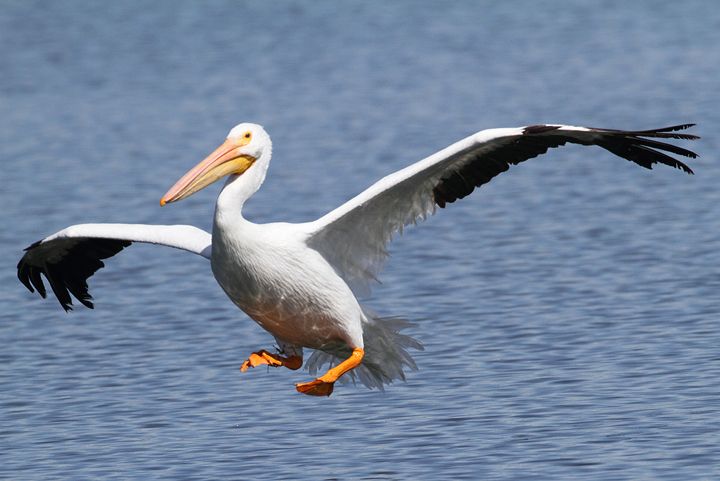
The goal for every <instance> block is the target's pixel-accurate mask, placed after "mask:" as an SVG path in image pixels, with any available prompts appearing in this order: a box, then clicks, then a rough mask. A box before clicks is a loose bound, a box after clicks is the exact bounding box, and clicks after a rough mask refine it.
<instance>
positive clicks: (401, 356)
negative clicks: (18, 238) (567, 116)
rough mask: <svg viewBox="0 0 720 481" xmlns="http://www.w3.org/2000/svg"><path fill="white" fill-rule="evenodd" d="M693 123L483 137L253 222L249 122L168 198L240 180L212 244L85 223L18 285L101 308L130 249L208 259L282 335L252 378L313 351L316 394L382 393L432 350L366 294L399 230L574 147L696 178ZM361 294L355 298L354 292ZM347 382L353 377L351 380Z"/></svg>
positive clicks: (265, 141)
mask: <svg viewBox="0 0 720 481" xmlns="http://www.w3.org/2000/svg"><path fill="white" fill-rule="evenodd" d="M692 125H693V124H686V125H678V126H674V127H668V128H664V129H656V130H644V131H634V132H629V131H621V130H605V129H591V128H585V127H571V126H566V125H533V126H530V127H520V128H511V129H492V130H483V131H482V132H478V133H477V134H475V135H472V136H470V137H468V138H466V139H464V140H461V141H460V142H457V143H456V144H453V145H451V146H450V147H448V148H446V149H444V150H442V151H440V152H438V153H436V154H434V155H431V156H430V157H428V158H426V159H425V160H421V161H420V162H418V163H416V164H413V165H411V166H409V167H407V168H405V169H402V170H400V171H398V172H395V173H394V174H391V175H388V176H387V177H385V178H384V179H381V180H380V181H379V182H377V183H376V184H375V185H373V186H372V187H370V188H369V189H367V190H366V191H365V192H362V193H361V194H359V195H358V196H356V197H354V198H353V199H352V200H350V201H349V202H346V203H345V204H343V205H341V206H340V207H338V208H337V209H335V210H333V211H332V212H330V213H329V214H327V215H325V216H324V217H321V218H320V219H318V220H316V221H314V222H308V223H304V224H286V223H274V224H260V225H258V224H254V223H252V222H248V221H247V220H245V219H244V218H243V216H242V207H243V204H244V203H245V201H246V200H247V199H248V198H249V197H250V196H251V195H252V194H253V193H255V191H257V190H258V188H259V187H260V185H261V184H262V182H263V180H264V179H265V173H266V171H267V168H268V165H269V162H270V156H271V152H272V143H271V142H270V137H269V136H268V134H267V133H265V130H263V128H262V127H260V126H259V125H254V124H240V125H238V126H237V127H235V128H234V129H232V130H231V131H230V134H229V135H228V136H227V140H226V141H225V142H224V143H223V144H222V145H221V146H220V147H218V149H217V150H215V152H213V153H212V154H210V155H209V156H208V157H207V158H206V159H205V160H203V161H202V162H201V163H200V164H198V165H197V166H196V167H195V168H193V169H192V170H191V171H190V172H188V173H187V174H185V176H184V177H183V178H182V179H180V180H179V181H178V182H177V183H176V184H175V185H174V186H173V187H172V188H171V189H170V190H169V191H168V192H167V194H165V196H164V197H163V198H162V200H161V201H160V204H161V205H165V204H168V203H170V202H175V201H178V200H180V199H184V198H185V197H187V196H189V195H191V194H193V193H194V192H197V191H198V190H200V189H202V188H204V187H206V186H208V185H210V184H212V183H213V182H215V181H216V180H218V179H221V178H223V177H226V176H228V179H227V181H226V182H225V186H224V187H223V189H222V191H221V192H220V195H219V197H218V199H217V205H216V207H215V219H214V222H213V230H212V236H211V235H210V234H208V233H206V232H204V231H202V230H200V229H197V228H195V227H191V226H150V225H130V224H83V225H76V226H72V227H68V228H67V229H64V230H61V231H60V232H57V233H56V234H53V235H51V236H49V237H46V238H45V239H43V240H41V241H39V242H36V243H35V244H33V245H31V246H30V247H28V248H27V249H26V251H27V252H26V253H25V255H24V256H23V258H22V259H21V260H20V263H19V264H18V277H19V279H20V281H22V283H23V284H25V286H27V288H28V289H30V291H31V292H33V286H34V287H35V289H37V290H38V292H39V293H40V295H41V296H42V297H46V292H45V287H44V285H43V282H42V279H41V277H40V274H41V273H42V274H44V275H45V277H46V278H47V280H48V281H49V282H50V286H51V287H52V290H53V292H54V293H55V295H56V296H57V298H58V300H59V301H60V304H61V305H62V306H63V307H64V308H65V310H66V311H67V310H70V309H71V304H72V300H71V297H70V294H72V295H73V296H75V297H76V298H77V300H78V301H80V303H81V304H83V305H85V306H87V307H90V308H92V307H93V305H92V303H91V302H90V301H91V299H92V298H91V296H90V294H89V293H88V286H87V279H88V278H89V277H90V276H91V275H93V273H95V271H97V270H98V269H99V268H101V267H103V265H104V264H103V262H102V260H101V259H106V258H108V257H111V256H113V255H115V254H117V253H118V252H120V251H121V250H122V249H123V248H124V247H127V246H129V245H130V244H131V243H132V242H149V243H153V244H160V245H166V246H170V247H176V248H179V249H184V250H187V251H190V252H194V253H196V254H199V255H201V256H203V257H206V258H208V259H210V265H211V266H212V271H213V274H215V278H216V279H217V281H218V283H219V284H220V286H221V287H222V288H223V290H224V291H225V293H226V294H227V295H228V296H229V297H230V299H232V301H233V302H234V303H235V304H236V305H237V306H238V307H239V308H240V309H242V310H243V311H245V312H246V313H247V314H248V315H249V316H250V317H251V318H252V319H254V320H255V322H257V323H258V324H260V326H261V327H262V328H263V329H265V330H266V331H268V332H269V333H270V334H272V335H273V336H274V337H275V340H276V341H277V343H278V346H279V349H278V352H277V353H271V352H268V351H265V350H261V351H259V352H255V353H253V354H251V355H250V357H249V359H248V360H247V361H245V363H244V364H243V365H242V371H245V370H246V369H247V368H248V367H255V366H258V365H261V364H268V365H270V366H285V367H288V368H290V369H293V370H294V369H298V368H299V367H301V366H302V363H303V348H306V347H307V348H311V349H315V350H316V351H315V353H314V354H313V356H311V358H310V360H309V361H308V363H307V364H308V366H309V369H310V374H311V375H314V374H315V372H316V371H317V369H318V367H321V366H322V365H323V363H324V362H327V361H329V362H330V366H331V367H332V366H333V365H335V367H332V368H331V369H330V370H329V371H328V372H327V373H326V374H325V375H323V376H321V377H319V378H317V379H315V380H314V381H312V382H308V383H303V384H297V385H296V387H297V390H298V391H300V392H303V393H305V394H311V395H316V396H329V395H330V394H331V393H332V391H333V385H334V383H335V381H337V380H338V378H340V377H341V376H342V375H343V374H345V373H348V374H349V376H350V377H351V378H352V379H353V380H354V379H355V374H357V377H358V378H359V379H360V380H361V381H362V382H363V383H364V384H365V385H366V386H368V387H370V388H372V387H377V388H380V389H381V390H382V389H383V384H389V383H390V382H392V381H393V380H394V379H398V378H400V379H403V380H404V374H403V365H405V366H408V367H410V368H411V369H417V366H416V365H415V362H414V361H413V359H412V357H411V356H410V354H409V353H408V352H407V351H406V348H409V347H413V348H416V349H422V346H421V345H420V343H419V342H417V341H416V340H414V339H412V338H410V337H408V336H405V335H403V334H400V331H401V330H402V329H404V328H406V327H408V326H409V325H410V324H409V323H408V322H407V321H406V320H403V319H398V318H380V317H378V316H377V315H376V314H375V313H373V312H371V311H370V310H369V309H367V308H365V307H364V306H363V305H362V304H360V303H359V302H358V300H357V297H367V296H368V295H369V294H370V285H371V283H372V282H373V281H377V276H378V275H379V274H380V272H381V271H382V270H383V268H384V266H385V263H386V260H387V257H388V254H387V251H386V250H385V245H386V243H387V242H388V241H390V240H392V238H393V234H394V233H395V232H397V231H400V233H402V228H403V227H404V226H406V225H408V224H416V223H417V219H418V218H422V219H423V220H424V219H425V217H426V215H427V214H428V213H430V214H434V213H435V208H436V206H439V207H445V206H446V204H447V203H450V202H454V201H455V200H457V199H461V198H463V197H465V196H466V195H468V194H470V193H471V192H472V191H473V190H474V189H475V187H479V186H481V185H483V184H485V183H486V182H488V181H490V180H491V179H492V178H493V177H495V176H496V175H498V174H499V173H501V172H504V171H506V170H508V168H509V166H510V164H518V163H520V162H523V161H525V160H527V159H530V158H532V157H536V156H538V155H540V154H543V153H545V152H546V151H547V150H548V148H551V147H558V146H560V145H564V144H565V143H568V142H569V143H574V144H582V145H598V146H600V147H603V148H604V149H606V150H609V151H610V152H612V153H613V154H615V155H618V156H620V157H623V158H625V159H627V160H630V161H632V162H635V163H636V164H639V165H641V166H643V167H646V168H648V169H649V168H651V166H652V164H654V163H661V164H665V165H669V166H672V167H676V168H679V169H682V170H684V171H685V172H687V173H692V171H691V170H690V168H689V167H688V166H686V165H685V164H684V163H682V162H680V161H678V160H676V159H674V158H673V157H671V156H669V155H667V154H665V153H663V152H669V153H672V154H676V155H681V156H685V157H691V158H695V157H696V155H695V154H694V153H693V152H691V151H689V150H686V149H683V148H680V147H676V146H674V145H671V144H667V143H664V142H660V141H658V140H655V139H670V138H672V139H683V140H690V139H697V138H698V137H696V136H694V135H687V134H681V133H677V132H678V131H680V130H684V129H687V128H688V127H691V126H692ZM356 296H357V297H356ZM345 380H347V378H344V379H343V381H345Z"/></svg>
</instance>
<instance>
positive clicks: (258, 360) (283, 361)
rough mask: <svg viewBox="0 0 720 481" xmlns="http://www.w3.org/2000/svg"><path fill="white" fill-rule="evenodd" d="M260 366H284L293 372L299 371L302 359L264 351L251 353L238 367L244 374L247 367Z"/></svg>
mask: <svg viewBox="0 0 720 481" xmlns="http://www.w3.org/2000/svg"><path fill="white" fill-rule="evenodd" d="M262 364H267V365H269V366H273V367H280V366H285V367H286V368H288V369H292V370H293V371H295V370H296V369H300V367H301V366H302V358H301V357H300V356H290V357H283V356H281V355H279V354H272V353H269V352H267V351H266V350H264V349H263V350H262V351H258V352H253V353H252V354H250V357H249V358H248V360H247V361H245V362H244V363H243V365H242V366H241V367H240V372H245V370H246V369H247V368H249V367H257V366H260V365H262Z"/></svg>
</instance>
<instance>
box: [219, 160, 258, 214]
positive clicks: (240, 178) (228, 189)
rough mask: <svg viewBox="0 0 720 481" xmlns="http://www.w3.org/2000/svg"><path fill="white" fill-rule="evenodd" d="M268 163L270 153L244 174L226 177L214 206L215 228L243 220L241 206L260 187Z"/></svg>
mask: <svg viewBox="0 0 720 481" xmlns="http://www.w3.org/2000/svg"><path fill="white" fill-rule="evenodd" d="M269 162H270V153H269V152H266V153H263V154H262V155H261V156H260V158H258V159H257V160H256V161H255V163H254V164H253V166H252V167H250V168H249V169H248V170H246V171H245V173H243V174H241V175H231V176H229V177H228V179H227V181H225V186H224V187H223V189H222V191H221V192H220V195H219V196H218V199H217V203H216V205H215V222H214V223H215V226H216V227H217V226H218V225H223V224H227V223H230V224H234V223H237V222H242V221H243V220H244V219H243V216H242V208H243V205H245V201H246V200H248V199H249V198H250V196H251V195H253V194H254V193H255V192H257V190H258V189H259V188H260V186H261V185H262V183H263V181H264V180H265V174H266V172H267V168H268V165H269Z"/></svg>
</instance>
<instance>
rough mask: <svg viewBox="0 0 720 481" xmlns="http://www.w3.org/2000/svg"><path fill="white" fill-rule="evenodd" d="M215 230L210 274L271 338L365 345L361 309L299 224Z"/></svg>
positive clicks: (315, 343)
mask: <svg viewBox="0 0 720 481" xmlns="http://www.w3.org/2000/svg"><path fill="white" fill-rule="evenodd" d="M242 224H243V225H242V226H239V225H236V226H235V228H233V229H232V230H229V229H222V228H221V227H220V226H215V228H214V229H213V249H212V259H211V263H212V270H213V273H214V274H215V278H216V279H217V281H218V283H219V284H220V286H221V287H222V288H223V290H224V291H225V292H226V293H227V295H228V296H229V297H230V299H231V300H232V301H233V302H234V303H235V304H236V305H237V306H238V307H240V309H242V310H243V311H245V312H246V313H247V314H248V315H249V316H250V317H251V318H252V319H253V320H255V321H256V322H257V323H258V324H260V326H262V327H263V328H264V329H265V330H267V331H268V332H270V333H271V334H272V335H273V336H275V337H276V338H279V339H283V340H285V341H288V342H290V343H293V344H295V345H300V346H303V347H309V348H313V349H319V348H322V347H323V346H326V345H329V344H335V343H336V342H337V341H338V340H342V341H345V342H348V343H351V344H356V343H358V342H362V329H361V319H362V310H361V308H360V306H359V304H358V302H357V300H356V299H355V296H354V295H353V294H352V292H351V291H350V288H349V287H348V286H347V285H346V284H345V282H344V281H343V280H342V279H341V278H340V277H339V276H338V275H337V274H336V273H335V271H334V270H333V268H332V267H331V266H330V265H329V264H328V263H327V261H326V260H325V259H324V258H323V257H322V256H321V255H320V254H319V253H318V252H317V251H315V250H314V249H311V248H309V247H307V245H306V244H305V242H304V237H303V235H302V233H301V232H300V231H299V229H298V228H297V226H295V225H292V224H265V225H257V224H252V223H242Z"/></svg>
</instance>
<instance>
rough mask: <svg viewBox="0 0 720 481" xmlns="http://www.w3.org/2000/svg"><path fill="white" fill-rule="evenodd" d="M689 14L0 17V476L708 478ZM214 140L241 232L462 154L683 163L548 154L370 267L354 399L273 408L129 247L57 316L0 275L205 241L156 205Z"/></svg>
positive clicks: (719, 101)
mask: <svg viewBox="0 0 720 481" xmlns="http://www.w3.org/2000/svg"><path fill="white" fill-rule="evenodd" d="M719 78H720V5H719V4H717V3H716V2H590V1H587V2H572V3H568V2H541V3H538V2H494V3H483V4H481V3H480V2H452V3H450V2H437V3H436V2H393V3H389V2H379V1H372V2H362V3H361V2H343V3H334V2H313V3H303V2H284V1H283V2H247V3H240V2H220V1H213V2H190V1H187V2H141V1H124V2H90V1H88V2H72V1H71V2H29V1H24V0H23V1H19V0H18V1H4V2H2V3H0V160H1V162H2V165H1V167H2V173H1V174H0V179H1V180H2V191H1V193H0V225H2V226H3V228H2V229H1V230H0V282H2V286H3V288H2V290H0V306H1V307H2V308H1V309H0V318H1V322H0V478H2V479H30V480H32V479H38V480H39V479H42V480H47V479H105V478H120V479H173V480H180V479H259V478H261V477H263V478H266V479H283V478H299V479H668V480H677V479H718V478H719V477H720V322H719V321H720V319H719V317H720V295H719V294H718V288H719V287H720V189H718V185H719V183H720V162H718V159H717V151H718V143H719V142H720V138H719V137H718V135H717V131H718V129H717V126H718V125H719V124H720V109H718V106H719V105H720V89H718V79H719ZM241 121H251V122H257V123H260V124H262V125H264V126H265V128H266V129H267V131H268V132H269V133H270V135H271V136H272V138H273V140H274V145H275V148H274V160H273V162H272V164H271V166H270V171H269V174H268V178H267V181H266V183H265V185H264V186H263V188H262V189H261V190H260V191H259V192H258V193H257V195H256V196H254V197H253V198H252V200H251V201H250V202H249V203H248V205H247V207H246V210H245V212H246V213H247V215H248V216H249V217H250V218H251V219H252V220H255V221H258V222H265V221H307V220H312V219H315V218H317V217H319V216H321V215H323V214H324V213H326V212H328V211H329V210H331V209H332V208H334V207H335V206H337V205H339V204H341V203H342V202H344V201H345V200H347V199H349V198H350V197H351V196H353V195H354V194H356V193H358V192H360V191H361V190H362V189H364V188H365V187H367V186H369V185H370V184H372V183H373V182H374V181H375V180H377V179H379V178H380V177H381V176H383V175H385V174H387V173H390V172H393V171H395V170H398V169H400V168H402V167H404V166H406V165H408V164H410V163H412V162H415V161H417V160H420V159H421V158H423V157H425V156H427V155H429V154H431V153H433V152H435V151H437V150H439V149H441V148H443V147H445V146H447V145H449V144H450V143H452V142H455V141H456V140H459V139H461V138H463V137H465V136H467V135H469V134H471V133H473V132H475V131H478V130H481V129H484V128H490V127H513V126H520V125H529V124H535V123H543V122H561V123H568V124H575V125H588V126H595V127H609V128H627V129H648V128H655V127H663V126H667V125H674V124H679V123H685V122H696V123H698V124H699V126H698V127H696V128H695V129H694V131H693V132H692V133H695V134H698V135H701V136H703V139H702V140H701V141H698V142H695V143H693V144H690V147H691V148H692V149H694V150H695V151H697V152H698V153H699V154H700V155H701V157H700V158H699V159H697V160H694V161H691V162H690V165H691V166H692V168H693V169H694V170H695V173H696V175H695V176H688V175H685V174H683V173H682V172H680V171H677V170H674V169H669V168H657V169H656V170H653V171H647V170H644V169H642V168H639V167H637V166H636V165H633V164H630V163H628V162H625V161H623V160H621V159H617V158H614V157H613V156H612V155H610V154H608V153H607V152H604V151H602V150H601V149H598V148H594V149H593V148H583V147H568V148H564V149H557V150H555V151H553V152H551V153H549V154H548V155H545V156H542V157H540V158H538V159H536V160H534V161H530V162H528V163H526V164H523V165H522V166H519V167H517V168H513V169H511V171H510V172H508V173H506V174H503V175H502V176H500V177H499V178H497V179H495V180H494V181H493V182H492V183H490V184H489V185H487V186H485V187H483V188H482V189H480V190H479V191H477V192H476V193H475V194H473V195H472V196H471V197H469V198H467V199H465V200H463V201H462V202H459V203H457V204H454V205H451V206H450V207H449V208H447V209H446V210H445V211H442V212H440V214H439V215H437V216H436V217H433V218H432V219H430V220H428V221H427V222H426V223H424V224H422V225H421V226H419V227H418V228H413V229H408V230H407V231H406V232H405V235H404V236H402V237H398V238H396V240H395V242H394V243H393V244H392V245H391V254H392V257H393V258H392V259H391V262H390V264H389V265H388V268H387V270H386V271H385V272H384V274H383V276H382V281H383V285H382V286H379V287H378V288H376V289H375V291H374V293H373V297H372V298H371V299H370V300H368V301H367V303H368V304H369V305H370V306H371V307H372V308H374V309H376V310H378V311H379V312H380V313H381V314H383V315H388V316H389V315H404V316H407V317H409V318H411V319H413V320H414V321H416V323H417V324H418V327H417V328H415V329H413V332H412V333H411V335H413V336H414V337H416V338H417V339H419V340H420V341H421V342H423V344H424V345H425V348H426V350H425V351H424V352H419V353H415V354H414V357H415V359H416V361H417V364H418V366H419V368H420V369H419V371H416V372H410V373H409V374H408V378H407V383H398V384H395V385H393V386H390V387H389V388H388V389H387V392H386V393H384V394H383V393H380V392H377V391H369V390H367V389H365V388H364V387H360V386H358V387H352V386H348V387H341V386H338V387H337V388H336V390H335V393H334V394H333V395H332V397H330V398H327V399H316V398H311V397H307V396H302V395H300V394H298V393H297V392H295V389H294V386H293V383H295V382H301V381H306V380H309V379H310V377H309V376H308V374H307V373H306V372H303V371H298V372H290V371H288V370H269V371H268V370H267V369H262V368H260V369H255V370H253V371H250V372H245V373H243V374H241V373H240V369H239V368H240V364H241V362H242V361H243V360H244V359H245V358H246V357H247V355H248V354H249V353H250V352H252V351H254V350H257V349H260V348H270V347H271V346H272V343H273V340H272V338H271V337H270V336H269V335H268V334H267V333H265V332H264V331H262V329H260V328H259V327H258V326H257V325H256V324H255V323H254V322H252V321H251V320H249V319H248V318H247V317H246V316H245V315H244V314H243V313H242V312H240V311H239V310H237V309H236V308H235V307H234V306H233V305H232V304H231V302H230V301H229V300H228V299H227V298H226V297H225V296H224V294H223V293H222V291H221V290H220V288H219V287H218V286H217V284H216V283H215V281H214V279H213V277H212V274H211V272H210V266H209V263H208V262H207V261H206V260H204V259H202V258H199V257H197V256H193V255H191V254H187V253H184V252H180V251H175V250H172V249H163V248H159V247H154V246H143V245H135V246H133V247H131V248H130V249H128V250H127V251H125V252H123V253H122V254H121V255H119V256H117V257H115V258H113V259H110V260H109V261H108V262H107V268H106V269H103V270H102V271H100V272H99V273H98V274H97V275H95V276H94V277H93V278H91V280H90V287H91V290H90V292H91V294H93V296H94V297H95V300H96V308H95V310H88V309H84V308H82V306H80V307H79V308H78V309H77V310H76V312H73V313H70V314H65V313H64V312H63V310H62V309H61V307H60V306H59V304H58V303H57V301H55V300H54V299H48V300H45V301H43V300H41V299H40V298H39V296H37V295H36V294H30V293H29V292H27V291H26V290H25V288H24V287H23V286H22V285H21V284H20V283H19V282H18V281H17V279H16V277H15V276H16V272H15V265H16V263H17V261H18V260H19V258H20V256H21V255H22V249H23V248H24V247H26V246H28V245H29V244H30V243H32V242H34V241H36V240H38V239H40V238H42V237H44V236H46V235H49V234H51V233H53V232H55V231H57V230H60V229H62V228H64V227H66V226H68V225H72V224H76V223H83V222H137V223H154V224H174V223H183V224H192V225H196V226H198V227H201V228H203V229H210V226H211V220H212V212H213V207H214V200H215V196H216V195H217V193H218V191H219V186H214V187H211V188H208V189H206V190H205V191H203V192H201V193H199V194H196V195H194V196H193V197H191V198H189V199H187V200H184V201H183V202H181V203H178V204H173V205H171V206H167V207H164V208H160V205H159V200H160V197H161V196H162V195H163V194H164V193H165V192H166V190H167V189H168V188H169V187H170V186H171V185H172V184H174V183H175V181H176V180H178V179H179V178H180V177H181V176H182V175H183V174H184V173H185V172H186V171H187V170H188V169H189V168H190V167H192V166H194V165H195V164H196V163H197V162H198V161H199V160H201V159H202V158H204V157H205V156H206V155H207V154H208V153H209V152H211V151H212V150H213V149H214V148H215V147H216V146H217V145H219V144H220V143H221V142H222V140H223V139H224V137H225V135H226V134H227V132H228V131H229V130H230V128H232V127H233V126H234V125H235V124H237V123H239V122H241Z"/></svg>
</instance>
